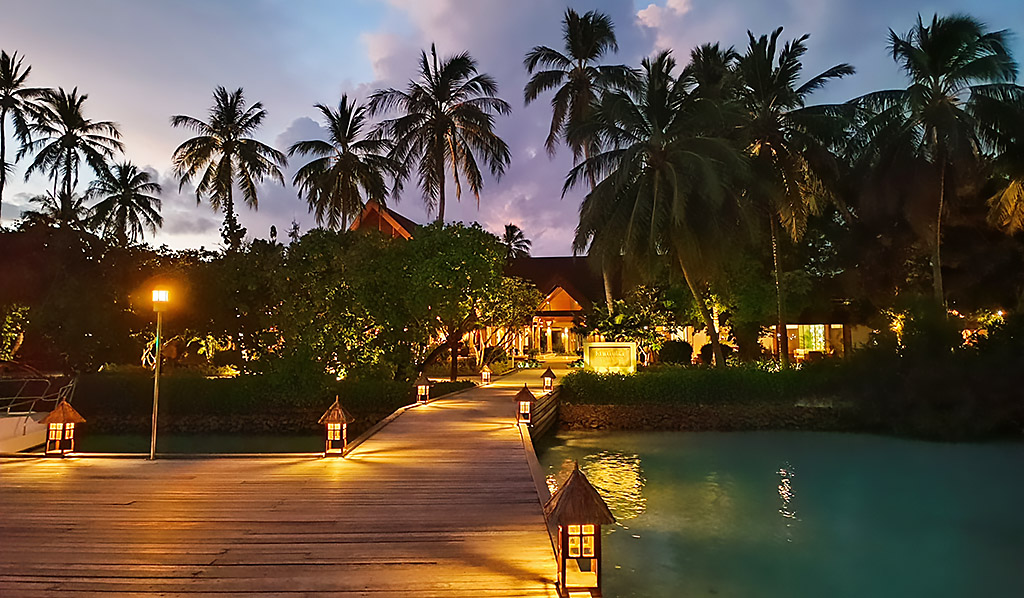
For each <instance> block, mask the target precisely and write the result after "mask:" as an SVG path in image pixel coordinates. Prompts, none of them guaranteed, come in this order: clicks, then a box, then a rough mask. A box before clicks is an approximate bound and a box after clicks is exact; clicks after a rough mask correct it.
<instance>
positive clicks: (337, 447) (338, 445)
mask: <svg viewBox="0 0 1024 598" xmlns="http://www.w3.org/2000/svg"><path fill="white" fill-rule="evenodd" d="M353 421H355V420H354V418H353V417H352V415H350V414H349V412H348V411H345V409H344V408H343V407H342V406H341V403H340V402H339V400H338V397H337V395H335V397H334V404H333V405H331V407H330V408H329V409H328V410H327V412H326V413H324V414H323V416H322V417H321V418H320V421H319V422H318V423H321V424H324V425H326V426H327V448H326V449H325V450H324V456H325V457H326V456H329V455H338V456H342V457H344V456H345V449H346V448H347V447H348V425H349V424H350V423H352V422H353Z"/></svg>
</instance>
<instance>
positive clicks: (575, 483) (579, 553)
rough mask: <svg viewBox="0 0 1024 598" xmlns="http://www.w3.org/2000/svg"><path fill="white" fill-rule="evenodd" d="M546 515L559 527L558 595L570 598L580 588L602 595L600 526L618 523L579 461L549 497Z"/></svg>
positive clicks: (580, 589)
mask: <svg viewBox="0 0 1024 598" xmlns="http://www.w3.org/2000/svg"><path fill="white" fill-rule="evenodd" d="M544 515H545V516H546V517H547V518H548V521H551V522H553V523H554V524H555V525H556V526H557V527H558V545H557V547H556V549H555V560H556V561H557V563H558V571H557V574H556V575H557V579H556V582H557V585H558V595H559V596H562V597H567V596H569V593H570V592H571V591H573V590H578V591H586V592H589V593H590V594H591V595H593V596H600V595H601V526H602V525H610V524H612V523H615V516H614V515H612V512H611V510H609V509H608V505H607V504H606V503H605V502H604V499H602V498H601V495H600V494H598V493H597V490H595V489H594V487H593V486H591V485H590V481H589V480H587V476H585V475H583V472H581V471H580V466H579V463H577V464H576V466H575V467H574V468H573V470H572V473H570V474H569V477H568V479H566V480H565V483H564V484H562V487H561V488H559V489H558V490H556V491H555V493H554V494H553V495H551V498H550V499H548V502H547V504H545V505H544Z"/></svg>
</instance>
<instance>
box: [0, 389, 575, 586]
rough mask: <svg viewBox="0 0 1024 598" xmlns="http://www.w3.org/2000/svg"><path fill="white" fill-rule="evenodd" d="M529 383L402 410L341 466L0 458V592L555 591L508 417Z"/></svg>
mask: <svg viewBox="0 0 1024 598" xmlns="http://www.w3.org/2000/svg"><path fill="white" fill-rule="evenodd" d="M536 376H537V372H535V371H534V372H530V373H528V374H516V375H513V376H512V377H510V378H508V379H506V380H504V381H503V382H499V383H498V384H499V385H500V386H498V385H496V387H490V388H482V389H475V390H473V391H470V392H467V393H463V394H461V395H456V396H454V397H452V398H449V399H444V398H442V399H440V400H438V401H436V402H434V403H431V404H429V405H424V406H420V407H416V408H413V409H410V410H409V411H406V412H405V413H403V414H402V415H400V416H399V417H397V418H396V419H395V420H394V421H392V422H391V423H390V424H388V425H387V426H385V427H384V428H383V429H382V430H381V431H379V432H378V433H377V434H376V435H374V436H373V437H372V438H370V439H369V440H367V441H366V442H365V443H363V444H362V445H360V446H358V447H357V448H356V449H355V450H354V451H353V452H352V453H351V454H350V456H349V457H348V458H347V459H344V460H342V459H319V458H309V457H303V456H286V455H285V456H280V457H260V458H214V459H165V460H157V461H155V462H150V461H145V460H141V459H113V458H70V459H64V460H61V459H41V458H40V459H0V596H3V597H4V598H12V597H15V596H68V597H70V596H86V595H108V596H111V595H117V596H156V595H160V596H184V595H188V596H195V595H204V594H205V595H216V596H219V597H221V598H231V597H241V596H280V595H287V596H327V595H331V596H375V597H376V596H409V597H426V596H477V597H488V596H516V597H532V596H555V595H556V594H555V589H554V557H553V554H552V548H551V543H550V540H549V537H548V534H547V531H546V529H545V524H544V517H543V514H542V512H541V505H540V502H539V500H538V496H537V489H536V487H535V485H534V480H533V478H532V476H531V473H530V468H529V465H528V462H527V459H526V454H525V451H524V449H523V444H522V440H521V438H520V432H519V429H518V427H517V426H515V425H514V424H513V423H512V422H513V415H514V405H513V403H512V396H513V394H514V393H515V388H516V386H517V384H518V386H519V387H521V385H522V383H523V381H528V382H529V383H530V386H531V388H532V389H533V390H535V391H537V390H538V389H537V387H539V382H540V380H539V379H537V378H536ZM84 432H87V430H85V429H83V433H84Z"/></svg>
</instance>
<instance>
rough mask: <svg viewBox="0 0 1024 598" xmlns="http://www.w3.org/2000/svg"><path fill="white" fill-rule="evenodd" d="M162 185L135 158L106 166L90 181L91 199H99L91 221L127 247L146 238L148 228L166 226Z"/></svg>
mask: <svg viewBox="0 0 1024 598" xmlns="http://www.w3.org/2000/svg"><path fill="white" fill-rule="evenodd" d="M161 191H162V189H161V188H160V185H159V184H158V183H156V182H155V181H153V180H152V177H151V176H150V174H149V173H148V172H146V171H145V170H139V169H138V168H137V167H136V166H135V165H134V164H132V163H131V162H124V163H121V164H115V165H114V166H113V167H112V168H110V169H109V170H104V171H103V172H101V173H100V174H99V177H98V178H97V179H96V180H95V181H93V182H92V184H90V185H89V190H88V191H87V192H86V198H87V199H98V200H99V202H98V203H96V204H95V205H94V206H92V208H91V212H90V216H89V223H90V225H91V226H92V228H94V229H95V230H97V231H98V232H99V233H100V234H101V235H102V236H103V237H106V238H110V239H114V241H116V242H117V244H118V245H120V246H122V247H124V246H126V245H128V243H129V242H131V243H135V242H137V241H139V240H140V239H142V238H143V236H144V231H146V230H148V231H149V232H150V233H156V229H157V227H159V226H163V223H164V219H163V217H162V216H161V215H160V204H161V202H160V198H159V197H155V195H158V194H160V193H161Z"/></svg>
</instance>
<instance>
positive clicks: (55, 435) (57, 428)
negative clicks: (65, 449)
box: [50, 424, 63, 440]
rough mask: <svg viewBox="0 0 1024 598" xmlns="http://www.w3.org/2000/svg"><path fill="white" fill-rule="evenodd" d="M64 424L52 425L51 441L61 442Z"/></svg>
mask: <svg viewBox="0 0 1024 598" xmlns="http://www.w3.org/2000/svg"><path fill="white" fill-rule="evenodd" d="M62 427H63V424H50V440H60V437H61V434H62V433H63V430H62V429H61V428H62Z"/></svg>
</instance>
